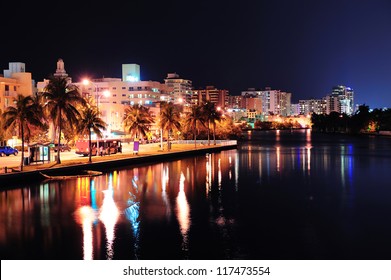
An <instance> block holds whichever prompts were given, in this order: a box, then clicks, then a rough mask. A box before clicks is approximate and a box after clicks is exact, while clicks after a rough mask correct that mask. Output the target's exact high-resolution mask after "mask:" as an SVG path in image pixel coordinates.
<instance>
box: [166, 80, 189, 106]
mask: <svg viewBox="0 0 391 280" xmlns="http://www.w3.org/2000/svg"><path fill="white" fill-rule="evenodd" d="M164 82H165V84H166V86H168V87H169V88H171V96H170V101H171V102H174V103H182V102H185V104H191V97H192V94H193V92H192V89H193V86H192V81H190V80H186V79H182V78H180V77H179V75H178V74H177V73H169V74H167V78H166V79H164Z"/></svg>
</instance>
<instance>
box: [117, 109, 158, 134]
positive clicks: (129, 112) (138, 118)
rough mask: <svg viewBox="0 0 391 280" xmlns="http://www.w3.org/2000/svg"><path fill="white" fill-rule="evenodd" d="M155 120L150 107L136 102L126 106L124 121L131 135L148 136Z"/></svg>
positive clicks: (126, 129)
mask: <svg viewBox="0 0 391 280" xmlns="http://www.w3.org/2000/svg"><path fill="white" fill-rule="evenodd" d="M153 121H154V118H153V117H152V116H151V114H150V112H149V108H147V107H145V106H142V105H140V104H135V105H132V106H130V105H129V106H127V107H126V108H125V111H124V117H123V122H124V126H125V131H128V132H129V133H130V135H131V137H135V138H139V137H141V136H146V135H147V133H148V132H149V128H150V126H151V124H152V123H153Z"/></svg>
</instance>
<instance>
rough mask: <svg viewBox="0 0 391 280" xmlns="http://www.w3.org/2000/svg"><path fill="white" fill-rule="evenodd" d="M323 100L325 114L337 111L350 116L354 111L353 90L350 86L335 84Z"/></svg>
mask: <svg viewBox="0 0 391 280" xmlns="http://www.w3.org/2000/svg"><path fill="white" fill-rule="evenodd" d="M324 100H325V101H326V114H330V113H331V112H337V113H340V114H347V115H349V116H350V115H352V114H353V113H354V91H353V89H352V88H350V87H347V86H342V85H339V86H335V87H333V89H332V92H331V94H330V95H327V96H326V97H325V98H324Z"/></svg>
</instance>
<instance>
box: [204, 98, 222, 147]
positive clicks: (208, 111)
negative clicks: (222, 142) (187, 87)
mask: <svg viewBox="0 0 391 280" xmlns="http://www.w3.org/2000/svg"><path fill="white" fill-rule="evenodd" d="M202 114H203V117H204V119H205V121H207V122H208V125H207V129H208V145H210V137H209V135H210V124H211V123H212V125H213V143H214V145H216V122H220V121H221V111H220V110H218V109H216V106H215V104H214V103H212V102H210V101H208V102H206V103H204V104H203V105H202Z"/></svg>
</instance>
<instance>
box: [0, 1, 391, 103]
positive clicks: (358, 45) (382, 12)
mask: <svg viewBox="0 0 391 280" xmlns="http://www.w3.org/2000/svg"><path fill="white" fill-rule="evenodd" d="M254 2H255V1H244V2H243V1H242V2H241V3H240V5H238V4H237V3H234V2H228V3H227V2H221V1H213V3H209V2H206V1H196V2H193V1H189V2H187V3H186V6H183V4H181V2H179V1H175V0H173V1H166V2H165V3H160V2H158V1H156V2H154V1H150V2H148V3H145V2H143V1H135V2H134V3H132V5H130V4H126V5H124V4H121V3H117V2H116V1H114V2H112V3H111V6H91V5H87V4H85V3H77V4H76V3H72V1H70V2H67V4H66V7H67V8H66V9H57V8H55V7H48V6H43V5H41V4H34V3H27V4H26V5H24V6H22V7H17V6H16V4H13V3H9V2H7V3H5V8H6V9H8V10H11V11H13V10H14V11H17V12H16V13H6V14H5V15H4V22H5V27H4V30H5V31H4V32H5V33H4V38H6V42H7V43H6V44H2V45H1V46H0V53H1V60H0V66H1V68H2V69H7V68H8V63H9V62H24V63H26V71H27V72H31V73H32V75H33V79H34V80H35V81H37V82H38V81H41V80H43V79H44V78H47V77H48V75H49V74H52V73H54V71H55V63H56V61H57V59H58V58H62V59H64V61H65V63H66V71H67V73H69V75H70V76H71V77H72V79H73V80H74V81H75V82H76V81H80V80H82V79H83V77H86V76H88V77H91V78H101V77H103V76H105V77H121V74H120V73H121V65H122V64H126V63H136V64H139V65H140V66H141V68H142V70H141V79H142V80H154V81H159V82H163V80H164V78H166V75H167V74H168V73H174V72H175V73H178V74H179V75H180V77H182V78H184V79H189V80H192V81H193V86H194V88H204V87H206V86H208V85H213V86H216V87H217V88H221V89H227V90H229V92H230V95H240V93H241V91H245V90H246V89H248V88H265V87H271V88H273V89H280V90H283V91H285V92H290V93H292V102H294V103H297V102H298V100H299V99H310V98H321V97H322V96H325V95H326V94H329V93H330V92H331V90H332V87H333V86H336V85H346V86H350V87H352V88H353V89H354V90H355V103H356V104H363V103H365V104H366V105H369V106H370V107H372V108H382V107H391V95H390V94H389V93H390V92H391V82H390V81H389V79H388V75H389V73H391V71H390V70H391V69H390V66H389V65H388V64H389V63H387V61H389V59H390V58H391V54H389V52H388V49H390V47H391V40H390V39H389V36H388V35H389V30H391V28H390V27H391V20H390V19H389V17H388V16H387V15H388V14H389V12H390V11H391V3H388V2H387V1H385V0H383V1H382V0H376V1H369V2H368V1H348V0H342V1H334V0H332V1H327V2H326V1H318V2H317V3H315V4H310V5H308V3H307V4H306V3H305V2H304V1H296V2H295V3H291V2H290V1H284V0H279V1H273V3H269V1H256V3H254ZM38 15H39V16H38ZM15 19H17V20H15ZM15 22H18V23H20V24H22V25H23V26H25V28H24V29H22V30H21V31H20V32H15V27H14V24H15ZM27 27H28V28H27ZM59 30H60V32H59ZM21 34H22V35H23V36H21Z"/></svg>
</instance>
